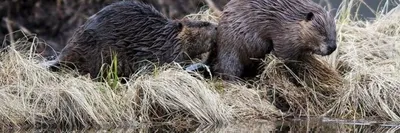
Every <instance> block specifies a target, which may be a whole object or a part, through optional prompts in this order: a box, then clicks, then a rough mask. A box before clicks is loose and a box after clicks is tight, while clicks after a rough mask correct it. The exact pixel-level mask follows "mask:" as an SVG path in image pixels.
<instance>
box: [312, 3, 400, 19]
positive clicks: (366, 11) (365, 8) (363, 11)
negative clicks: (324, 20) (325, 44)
mask: <svg viewBox="0 0 400 133" xmlns="http://www.w3.org/2000/svg"><path fill="white" fill-rule="evenodd" d="M314 1H315V2H317V3H320V4H321V5H323V6H326V5H327V4H326V2H324V1H329V3H330V5H331V8H332V11H333V12H334V13H335V12H336V11H337V9H338V7H339V5H340V4H341V3H342V2H343V1H345V0H314ZM347 1H349V0H347ZM356 1H357V0H356ZM362 1H364V3H365V4H361V5H360V8H359V10H358V14H356V15H357V16H358V17H360V18H362V19H373V18H375V12H376V10H377V9H379V10H381V8H382V7H383V6H384V4H385V2H386V1H388V5H389V6H388V7H389V8H388V9H389V10H390V9H392V8H394V7H395V6H397V5H398V3H399V0H362ZM371 9H372V11H371ZM353 14H355V10H354V11H353Z"/></svg>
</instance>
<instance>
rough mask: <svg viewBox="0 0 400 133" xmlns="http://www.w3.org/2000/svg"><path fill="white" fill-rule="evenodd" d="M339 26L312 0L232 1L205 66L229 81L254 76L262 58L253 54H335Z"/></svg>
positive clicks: (295, 56)
mask: <svg viewBox="0 0 400 133" xmlns="http://www.w3.org/2000/svg"><path fill="white" fill-rule="evenodd" d="M335 30H336V26H335V21H334V18H333V17H331V16H330V15H329V14H328V12H327V11H325V10H324V9H323V8H322V7H321V6H320V5H318V4H316V3H314V2H313V1H311V0H231V1H230V2H228V4H227V5H226V6H225V9H224V10H223V14H222V16H221V20H220V23H219V26H218V30H217V43H216V44H215V45H214V46H212V47H211V48H212V49H211V52H210V55H209V58H208V59H207V61H206V62H205V64H206V65H209V66H210V67H211V71H212V73H213V74H217V75H219V76H221V78H222V79H226V80H233V79H235V78H243V77H247V76H255V74H256V73H255V72H257V69H258V66H259V62H257V61H254V60H252V58H265V55H266V54H268V53H271V52H272V53H273V54H275V55H276V56H277V57H278V58H281V59H283V60H286V61H289V60H297V59H298V58H299V57H301V56H302V55H304V54H310V53H314V54H318V55H329V54H331V53H332V52H333V51H335V49H336V31H335Z"/></svg>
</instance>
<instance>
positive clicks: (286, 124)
mask: <svg viewBox="0 0 400 133" xmlns="http://www.w3.org/2000/svg"><path fill="white" fill-rule="evenodd" d="M2 132H117V133H119V132H121V133H122V132H124V133H125V132H149V133H153V132H207V133H208V132H212V133H214V132H218V133H220V132H224V133H225V132H226V133H232V132H233V133H242V132H256V133H264V132H276V133H287V132H296V133H297V132H299V133H303V132H312V133H319V132H327V133H330V132H340V133H347V132H352V133H354V132H356V133H382V132H390V133H392V132H393V133H395V132H400V124H399V123H382V122H381V123H378V122H373V121H357V122H354V121H342V120H331V119H327V118H312V119H302V120H300V119H299V120H291V121H279V122H268V121H261V120H260V121H253V122H252V123H239V124H231V125H227V126H200V127H195V128H177V127H172V126H165V125H164V126H146V125H142V126H136V127H130V128H112V129H87V130H82V129H81V130H64V129H29V130H2Z"/></svg>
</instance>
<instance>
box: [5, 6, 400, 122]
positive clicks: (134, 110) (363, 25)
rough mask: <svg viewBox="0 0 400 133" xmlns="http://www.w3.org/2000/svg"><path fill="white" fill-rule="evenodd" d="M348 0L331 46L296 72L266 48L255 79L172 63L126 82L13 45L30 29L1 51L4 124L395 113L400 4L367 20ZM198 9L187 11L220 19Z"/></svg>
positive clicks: (399, 107) (399, 115) (31, 39)
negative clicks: (51, 62)
mask: <svg viewBox="0 0 400 133" xmlns="http://www.w3.org/2000/svg"><path fill="white" fill-rule="evenodd" d="M348 2H349V1H348ZM351 2H353V1H350V2H349V3H346V4H343V5H344V6H343V7H341V8H340V10H339V12H338V16H337V18H338V19H337V31H338V45H339V47H338V50H337V51H336V52H334V53H333V54H332V55H330V56H328V57H319V56H311V57H307V58H304V59H303V60H302V62H301V66H300V65H299V69H298V71H300V72H301V74H300V75H293V74H292V73H291V71H290V70H288V69H287V67H285V66H284V65H283V64H282V63H281V62H280V61H279V60H278V59H276V58H275V57H273V56H268V57H267V58H266V59H265V61H264V62H265V66H264V69H265V70H264V72H263V73H262V74H261V75H259V77H257V78H256V79H254V80H253V81H251V82H237V83H227V82H223V81H218V80H214V79H212V80H209V79H204V78H202V76H201V75H199V74H196V73H188V72H186V71H184V70H183V68H182V67H181V66H179V65H176V64H170V65H166V66H163V67H160V68H157V70H155V71H152V72H145V73H137V74H134V75H132V77H131V79H130V80H129V81H128V83H127V84H120V83H119V82H115V81H117V80H112V78H110V80H109V81H108V82H93V81H91V80H90V79H88V78H87V77H86V76H78V75H77V74H76V73H75V72H73V71H69V70H64V71H62V72H50V71H48V70H46V69H45V68H42V67H40V66H39V62H40V57H38V56H37V55H34V54H32V53H31V52H30V51H20V50H19V49H21V48H20V46H25V47H28V48H30V46H31V45H32V44H35V43H40V42H38V39H37V38H35V36H26V37H25V38H22V39H19V40H18V41H16V42H14V43H13V45H12V46H15V47H14V48H8V49H5V50H3V51H2V52H1V55H0V119H1V121H0V127H3V128H10V127H12V128H18V127H19V128H21V127H41V128H46V127H51V128H86V127H103V128H107V127H109V128H117V127H130V126H132V127H134V126H136V125H138V124H139V123H142V124H143V123H145V124H148V125H152V124H154V123H167V124H169V125H172V126H174V128H180V127H182V128H190V127H197V126H199V125H210V124H211V125H229V124H230V123H235V122H246V121H254V120H257V119H262V120H266V121H275V120H279V119H282V118H285V117H287V116H290V117H298V116H327V117H332V118H342V119H373V120H382V121H399V120H400V104H399V103H400V102H399V101H400V90H399V87H400V80H399V79H400V45H399V44H400V35H399V34H400V23H398V22H399V21H400V8H394V9H393V10H391V11H390V12H389V13H387V14H385V15H383V16H378V17H377V18H376V20H375V21H370V22H367V21H359V20H357V19H355V18H352V17H351V16H350V15H349V13H348V9H349V8H347V7H350V6H351V5H352V4H354V3H351ZM199 15H203V16H202V17H195V16H196V14H193V15H191V17H192V18H193V19H203V20H209V21H218V17H215V16H210V13H209V12H207V11H206V12H204V13H201V14H199ZM293 80H295V81H297V82H298V83H299V84H293V82H292V81H293Z"/></svg>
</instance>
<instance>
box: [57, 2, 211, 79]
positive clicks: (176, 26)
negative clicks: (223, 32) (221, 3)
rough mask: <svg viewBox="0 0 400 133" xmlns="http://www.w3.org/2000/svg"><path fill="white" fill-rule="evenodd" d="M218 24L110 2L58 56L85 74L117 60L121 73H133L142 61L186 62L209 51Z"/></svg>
mask: <svg viewBox="0 0 400 133" xmlns="http://www.w3.org/2000/svg"><path fill="white" fill-rule="evenodd" d="M215 35H216V25H215V24H211V23H209V22H203V21H191V20H170V19H168V18H166V17H165V16H164V15H163V14H161V13H159V12H158V11H157V10H156V9H154V8H153V7H152V6H150V5H146V4H142V3H139V2H132V1H123V2H117V3H114V4H111V5H109V6H107V7H105V8H103V9H102V10H101V11H99V12H98V13H96V14H95V15H93V16H92V17H90V18H89V20H88V21H87V22H86V23H85V24H84V25H83V26H81V27H80V28H79V29H78V30H77V31H76V32H75V34H74V35H73V36H72V38H71V39H70V40H69V42H68V44H67V46H66V47H65V48H64V49H63V50H62V52H61V55H60V56H59V57H58V62H62V63H70V64H71V65H70V66H72V64H73V65H74V66H76V68H77V69H78V70H79V72H80V73H81V74H86V73H89V74H90V76H91V77H96V76H97V75H98V74H99V72H100V68H101V66H102V65H103V64H108V65H110V64H111V59H112V53H115V55H116V57H117V61H118V76H122V77H128V76H130V74H132V73H134V72H135V71H136V70H137V69H139V68H140V67H142V66H143V65H149V63H150V62H151V63H156V64H164V63H170V62H173V61H175V62H184V61H187V60H189V59H190V58H192V57H195V56H197V55H199V54H202V53H204V52H207V51H208V50H209V47H210V45H211V43H212V42H213V41H214V40H215V39H213V37H214V36H215Z"/></svg>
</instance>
